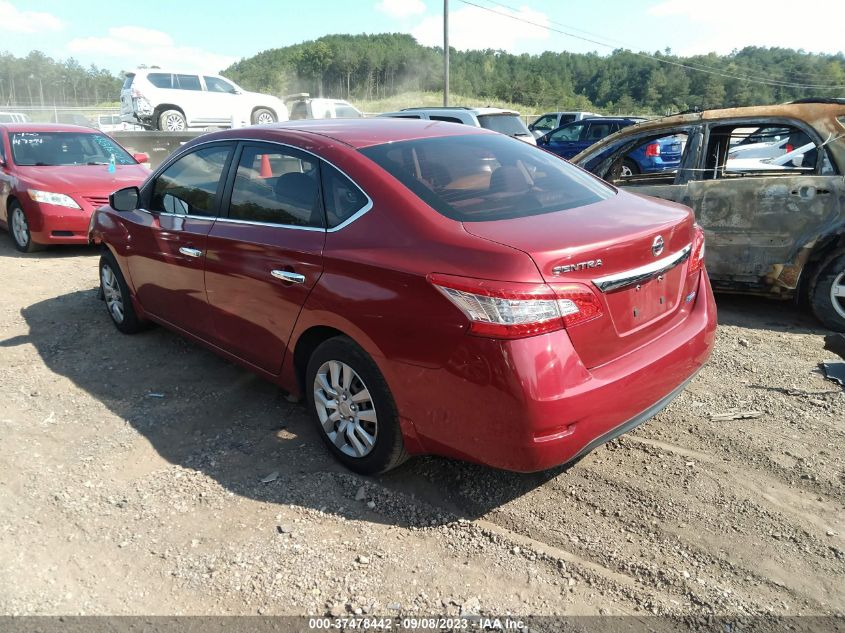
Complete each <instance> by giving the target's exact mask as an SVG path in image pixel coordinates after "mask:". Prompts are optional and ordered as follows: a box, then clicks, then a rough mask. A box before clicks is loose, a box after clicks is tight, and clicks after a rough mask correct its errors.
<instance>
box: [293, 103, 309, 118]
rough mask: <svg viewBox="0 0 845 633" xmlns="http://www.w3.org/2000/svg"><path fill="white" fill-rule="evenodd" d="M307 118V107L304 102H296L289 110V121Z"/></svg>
mask: <svg viewBox="0 0 845 633" xmlns="http://www.w3.org/2000/svg"><path fill="white" fill-rule="evenodd" d="M307 118H308V106H307V105H306V103H305V102H304V101H297V102H296V103H295V104H293V107H292V108H291V110H290V120H291V121H298V120H300V119H307Z"/></svg>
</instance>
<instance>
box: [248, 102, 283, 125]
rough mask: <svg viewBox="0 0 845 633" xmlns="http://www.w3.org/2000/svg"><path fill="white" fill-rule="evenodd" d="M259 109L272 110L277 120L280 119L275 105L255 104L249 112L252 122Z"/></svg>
mask: <svg viewBox="0 0 845 633" xmlns="http://www.w3.org/2000/svg"><path fill="white" fill-rule="evenodd" d="M259 110H269V111H270V112H272V113H273V116H274V117H276V122H278V121H279V112H278V111H277V110H276V108H274V107H273V106H268V105H257V106H253V108H252V110H251V111H250V113H249V120H250V123H251V122H252V117H254V116H255V113H256V112H258V111H259Z"/></svg>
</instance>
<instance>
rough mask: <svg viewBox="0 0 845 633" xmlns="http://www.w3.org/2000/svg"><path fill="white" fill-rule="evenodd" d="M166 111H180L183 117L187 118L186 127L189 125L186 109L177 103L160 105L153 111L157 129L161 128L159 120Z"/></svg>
mask: <svg viewBox="0 0 845 633" xmlns="http://www.w3.org/2000/svg"><path fill="white" fill-rule="evenodd" d="M165 110H178V111H179V112H181V113H182V116H183V117H185V126H187V125H188V115H187V113H186V112H185V108H183V107H182V106H178V105H176V104H175V103H160V104H158V105H157V106H156V107H155V109H154V110H153V123H154V125H155V127H156V129H158V128H159V125H158V119H159V117H160V116H161V114H162V113H163V112H164V111H165Z"/></svg>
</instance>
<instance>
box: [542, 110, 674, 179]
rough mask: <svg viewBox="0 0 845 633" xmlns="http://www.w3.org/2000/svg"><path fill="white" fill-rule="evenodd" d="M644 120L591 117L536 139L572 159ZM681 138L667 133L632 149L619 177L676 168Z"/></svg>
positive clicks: (552, 150)
mask: <svg viewBox="0 0 845 633" xmlns="http://www.w3.org/2000/svg"><path fill="white" fill-rule="evenodd" d="M641 121H644V119H640V118H636V117H593V118H589V119H582V120H581V121H575V122H574V123H567V124H566V125H562V126H560V127H559V128H557V129H556V130H552V131H551V132H549V133H548V134H545V135H544V136H541V137H540V138H538V139H537V145H539V146H540V147H542V148H544V149H546V150H548V151H550V152H552V153H554V154H557V155H558V156H560V157H562V158H572V157H573V156H575V155H576V154H578V153H579V152H581V151H582V150H585V149H587V148H588V147H589V146H590V145H592V144H593V143H596V142H598V141H600V140H601V139H603V138H604V137H605V136H610V135H611V134H613V133H614V132H618V131H619V130H621V129H622V128H625V127H628V126H629V125H635V124H637V123H640V122H641ZM683 144H684V139H683V137H678V136H667V137H664V138H660V139H657V140H654V141H651V142H648V143H645V144H643V145H641V146H640V147H637V148H635V149H634V150H632V151H630V152H628V154H627V155H626V156H625V158H624V160H623V161H622V174H621V175H622V176H636V175H637V174H650V173H656V172H661V171H667V170H670V169H677V168H678V165H680V163H681V154H682V152H683V149H684V148H683Z"/></svg>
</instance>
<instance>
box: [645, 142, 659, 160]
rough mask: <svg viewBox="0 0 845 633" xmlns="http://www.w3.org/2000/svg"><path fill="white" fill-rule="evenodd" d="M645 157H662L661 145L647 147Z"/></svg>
mask: <svg viewBox="0 0 845 633" xmlns="http://www.w3.org/2000/svg"><path fill="white" fill-rule="evenodd" d="M645 155H646V156H647V157H648V158H654V157H655V156H660V143H657V142H655V143H649V144H648V145H646V146H645Z"/></svg>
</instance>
